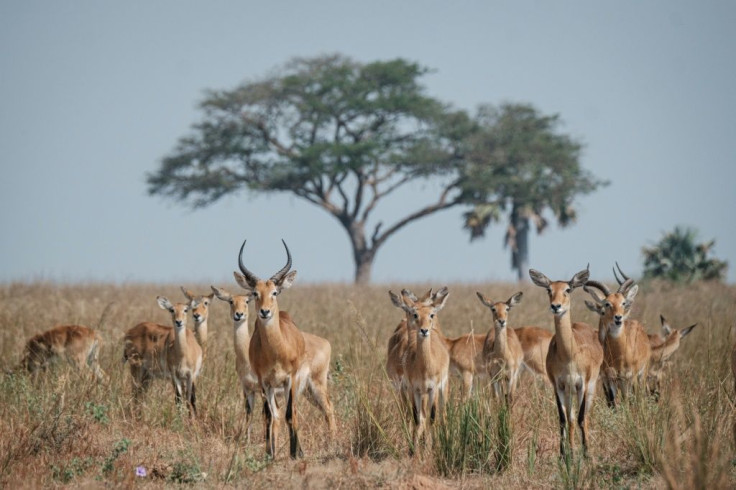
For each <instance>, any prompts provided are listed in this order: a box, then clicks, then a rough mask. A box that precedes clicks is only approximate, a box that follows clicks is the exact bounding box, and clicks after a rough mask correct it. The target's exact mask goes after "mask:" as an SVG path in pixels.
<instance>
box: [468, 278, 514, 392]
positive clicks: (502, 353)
mask: <svg viewBox="0 0 736 490" xmlns="http://www.w3.org/2000/svg"><path fill="white" fill-rule="evenodd" d="M475 294H477V295H478V299H479V300H480V302H481V303H483V304H484V305H485V306H486V307H488V309H490V310H491V314H492V315H493V325H494V329H495V332H494V335H493V336H491V335H490V332H489V334H488V335H487V336H486V339H485V343H484V345H483V357H484V359H485V361H486V363H487V365H488V374H489V376H490V377H491V383H493V391H494V393H495V394H496V398H499V399H500V398H501V395H502V394H503V396H504V397H505V399H506V403H507V404H508V405H509V406H511V404H512V402H513V399H514V393H515V392H516V386H517V385H518V382H519V373H520V372H521V365H522V363H523V361H524V352H523V351H522V349H521V343H519V339H518V338H517V337H516V331H515V330H514V329H513V328H509V326H508V316H509V311H510V310H511V308H512V307H514V306H516V305H518V304H519V303H520V302H521V297H522V296H523V293H521V292H518V293H516V294H514V295H513V296H511V297H510V298H509V299H508V300H506V301H505V302H495V301H492V300H490V299H488V298H486V297H485V296H483V294H482V293H480V292H476V293H475Z"/></svg>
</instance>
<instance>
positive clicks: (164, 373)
mask: <svg viewBox="0 0 736 490" xmlns="http://www.w3.org/2000/svg"><path fill="white" fill-rule="evenodd" d="M172 330H173V328H172V327H169V326H166V325H159V324H157V323H152V322H142V323H139V324H137V325H136V326H134V327H132V328H130V329H129V330H128V331H126V332H125V336H124V337H123V364H125V363H126V362H127V363H128V365H129V366H130V375H131V379H132V383H133V400H134V401H135V402H136V403H138V402H140V399H141V395H142V394H143V393H145V392H147V391H148V388H149V387H150V386H151V382H152V381H153V380H154V379H161V378H170V377H171V375H170V374H169V371H168V368H167V366H166V360H165V358H164V357H163V353H164V346H165V344H166V339H167V338H168V336H169V334H170V333H171V331H172Z"/></svg>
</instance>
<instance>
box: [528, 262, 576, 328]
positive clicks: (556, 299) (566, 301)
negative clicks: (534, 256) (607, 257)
mask: <svg viewBox="0 0 736 490" xmlns="http://www.w3.org/2000/svg"><path fill="white" fill-rule="evenodd" d="M529 277H530V278H531V280H532V282H533V283H534V284H536V285H537V286H539V287H540V288H544V289H546V290H547V294H548V295H549V309H550V310H551V311H552V314H553V315H555V316H557V317H561V316H563V315H564V314H565V313H567V312H568V311H569V310H570V294H571V293H572V291H573V290H574V289H575V288H579V287H580V286H583V285H584V284H585V283H586V282H587V281H588V277H590V266H588V267H586V268H585V269H583V270H581V271H580V272H578V273H577V274H575V275H574V276H572V279H570V280H569V281H551V280H550V279H549V278H548V277H547V276H545V275H544V274H542V273H541V272H539V271H537V270H534V269H529Z"/></svg>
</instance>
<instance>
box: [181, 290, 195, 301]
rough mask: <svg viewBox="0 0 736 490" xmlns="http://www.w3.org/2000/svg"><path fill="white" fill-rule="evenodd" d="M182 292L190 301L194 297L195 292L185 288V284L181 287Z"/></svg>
mask: <svg viewBox="0 0 736 490" xmlns="http://www.w3.org/2000/svg"><path fill="white" fill-rule="evenodd" d="M181 292H182V293H184V296H186V297H187V299H188V300H189V301H191V300H193V299H194V293H193V292H191V291H190V290H188V289H187V288H185V287H184V286H182V287H181Z"/></svg>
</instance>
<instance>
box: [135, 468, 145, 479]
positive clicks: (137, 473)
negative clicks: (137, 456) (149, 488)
mask: <svg viewBox="0 0 736 490" xmlns="http://www.w3.org/2000/svg"><path fill="white" fill-rule="evenodd" d="M135 476H140V477H141V478H145V477H147V476H148V472H147V471H146V467H145V466H136V467H135Z"/></svg>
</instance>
